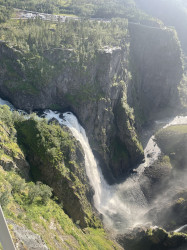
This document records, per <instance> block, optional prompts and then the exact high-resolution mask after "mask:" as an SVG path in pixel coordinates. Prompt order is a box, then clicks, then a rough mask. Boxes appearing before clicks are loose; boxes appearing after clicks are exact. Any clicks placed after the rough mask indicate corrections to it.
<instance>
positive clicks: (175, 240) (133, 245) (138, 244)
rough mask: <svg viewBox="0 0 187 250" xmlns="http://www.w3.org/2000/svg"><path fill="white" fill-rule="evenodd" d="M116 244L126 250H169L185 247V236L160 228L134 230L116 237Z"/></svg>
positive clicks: (186, 239)
mask: <svg viewBox="0 0 187 250" xmlns="http://www.w3.org/2000/svg"><path fill="white" fill-rule="evenodd" d="M118 242H119V243H120V244H121V245H122V246H123V247H124V248H125V249H127V250H132V249H133V250H166V249H168V250H170V249H178V248H179V247H184V249H185V247H186V246H187V236H186V235H185V234H178V233H168V232H166V231H165V230H163V229H162V228H157V227H156V228H146V227H139V228H134V229H133V230H132V231H130V232H129V233H126V234H124V235H120V236H118Z"/></svg>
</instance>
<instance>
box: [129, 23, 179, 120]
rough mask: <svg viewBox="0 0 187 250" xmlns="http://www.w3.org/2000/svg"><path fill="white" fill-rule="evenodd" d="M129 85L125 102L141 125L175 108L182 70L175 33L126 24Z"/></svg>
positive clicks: (164, 29)
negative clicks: (129, 68) (128, 35)
mask: <svg viewBox="0 0 187 250" xmlns="http://www.w3.org/2000/svg"><path fill="white" fill-rule="evenodd" d="M129 32H130V37H131V48H130V60H131V71H132V84H131V85H129V95H128V97H129V102H130V103H131V105H132V106H133V107H134V109H135V115H136V118H137V119H138V120H139V121H141V123H144V122H145V121H147V120H155V119H158V118H159V117H164V116H165V115H166V114H167V115H169V114H171V113H172V111H174V110H175V109H176V107H177V105H179V95H178V89H177V88H178V86H179V84H180V81H181V79H182V74H183V68H182V60H181V49H180V43H179V41H178V39H177V36H176V33H175V31H174V30H172V29H168V28H166V27H163V28H159V27H149V26H146V25H141V24H133V23H129Z"/></svg>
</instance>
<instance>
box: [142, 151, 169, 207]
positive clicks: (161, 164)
mask: <svg viewBox="0 0 187 250" xmlns="http://www.w3.org/2000/svg"><path fill="white" fill-rule="evenodd" d="M171 178H172V166H171V163H170V160H169V157H167V156H160V157H159V159H158V160H157V161H155V162H154V163H153V164H151V166H149V167H147V168H145V170H144V172H143V174H142V176H141V181H140V184H141V189H142V191H143V193H144V195H145V197H146V198H147V200H148V201H149V202H150V203H151V202H152V201H154V200H155V199H156V198H157V197H158V196H159V195H160V194H161V193H162V192H163V190H166V189H167V188H168V187H169V182H170V180H171Z"/></svg>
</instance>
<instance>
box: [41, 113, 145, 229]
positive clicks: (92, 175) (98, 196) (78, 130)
mask: <svg viewBox="0 0 187 250" xmlns="http://www.w3.org/2000/svg"><path fill="white" fill-rule="evenodd" d="M45 116H46V118H47V119H51V118H53V117H54V118H56V119H57V120H58V121H59V123H60V124H64V125H66V126H67V127H69V129H70V130H71V132H72V134H73V135H74V137H75V138H76V139H77V140H78V141H80V143H81V145H82V148H83V150H84V153H85V166H86V173H87V176H88V178H89V181H90V184H91V185H92V187H93V188H94V191H95V194H94V197H93V198H94V205H95V207H96V208H97V210H98V211H99V212H100V213H101V214H102V215H103V216H104V222H105V223H106V224H107V226H109V227H112V228H113V229H116V230H118V229H120V231H122V230H123V229H124V228H127V227H129V226H133V223H134V222H135V221H137V220H138V217H139V216H140V215H141V211H143V209H144V208H145V207H146V206H147V202H146V199H145V197H144V195H143V193H142V191H141V188H140V185H139V182H138V181H137V178H138V175H137V176H136V177H134V176H133V177H130V178H128V179H127V180H126V181H125V182H124V183H123V184H119V185H113V186H110V185H108V184H107V182H106V181H105V179H104V177H103V174H102V172H101V170H100V167H99V165H98V163H97V161H96V159H95V157H94V155H93V152H92V150H91V148H90V145H89V142H88V138H87V136H86V133H85V130H84V129H83V127H82V126H81V125H80V124H79V122H78V120H77V118H76V117H75V116H74V115H73V114H72V113H71V112H67V113H64V114H63V118H60V115H59V114H58V113H55V112H52V111H45ZM143 165H144V164H143Z"/></svg>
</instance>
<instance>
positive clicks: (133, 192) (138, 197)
mask: <svg viewBox="0 0 187 250" xmlns="http://www.w3.org/2000/svg"><path fill="white" fill-rule="evenodd" d="M0 104H2V105H3V104H6V105H8V106H9V107H10V108H11V109H14V107H13V105H11V104H10V103H9V102H8V101H4V100H2V99H0ZM20 112H21V111H20ZM42 117H45V118H46V119H47V120H51V119H52V118H55V119H57V120H58V122H59V123H60V124H63V125H65V126H67V127H68V128H69V129H70V130H71V132H72V134H73V136H74V137H75V138H76V139H77V140H78V141H80V143H81V145H82V148H83V150H84V153H85V166H86V173H87V176H88V178H89V181H90V184H91V186H92V187H93V189H94V191H95V194H94V197H93V199H94V205H95V207H96V209H97V210H98V211H99V213H101V214H102V215H103V221H104V224H105V225H106V227H108V228H111V229H112V230H113V231H116V232H120V233H123V232H125V231H126V230H127V229H128V228H131V227H134V226H135V225H137V224H139V223H143V222H144V221H143V215H144V214H145V213H146V212H147V211H148V209H149V205H148V203H147V200H146V198H145V196H144V194H143V192H142V190H141V187H140V181H139V180H140V178H141V174H142V173H143V171H144V169H145V168H146V167H148V166H149V165H150V164H152V163H153V162H154V161H155V160H157V159H158V157H159V155H160V154H161V151H160V149H159V147H158V146H157V144H156V142H155V141H154V135H153V130H150V131H146V132H147V134H146V132H145V135H146V136H148V135H149V136H148V137H149V139H147V140H146V143H144V144H145V145H144V153H145V162H144V163H142V164H140V165H139V166H138V168H137V169H136V172H135V173H133V174H131V175H130V176H129V177H128V178H127V179H126V180H125V181H124V182H123V183H120V184H115V185H109V184H107V182H106V181H105V179H104V177H103V174H102V172H101V169H100V167H99V163H98V162H97V160H96V159H95V157H94V155H93V152H92V150H91V147H90V145H89V141H88V138H87V136H86V132H85V130H84V128H83V127H82V126H81V125H80V124H79V122H78V120H77V118H76V117H75V115H74V114H72V113H71V112H66V113H63V114H60V113H58V112H55V111H51V110H45V111H43V114H42ZM174 124H187V117H183V116H178V117H175V118H172V119H168V120H162V121H157V122H155V127H157V129H158V128H161V127H166V126H169V125H174ZM154 131H156V129H154ZM146 136H145V137H146Z"/></svg>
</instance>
